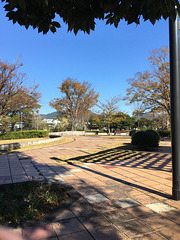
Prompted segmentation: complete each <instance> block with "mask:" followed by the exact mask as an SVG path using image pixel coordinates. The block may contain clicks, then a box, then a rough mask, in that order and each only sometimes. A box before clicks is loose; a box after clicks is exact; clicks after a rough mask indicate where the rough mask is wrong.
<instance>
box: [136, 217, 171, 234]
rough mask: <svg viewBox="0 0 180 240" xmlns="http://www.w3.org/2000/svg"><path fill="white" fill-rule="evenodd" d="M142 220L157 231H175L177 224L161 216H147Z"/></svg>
mask: <svg viewBox="0 0 180 240" xmlns="http://www.w3.org/2000/svg"><path fill="white" fill-rule="evenodd" d="M140 220H141V221H142V222H144V223H145V224H146V225H148V226H150V227H151V228H152V229H154V230H157V231H158V230H159V229H162V228H165V227H170V228H172V229H173V228H174V227H175V226H176V224H175V223H173V222H172V221H170V220H169V219H167V218H165V217H163V216H161V215H159V214H155V215H150V216H145V217H142V218H141V219H140Z"/></svg>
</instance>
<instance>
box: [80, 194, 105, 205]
mask: <svg viewBox="0 0 180 240" xmlns="http://www.w3.org/2000/svg"><path fill="white" fill-rule="evenodd" d="M84 198H85V199H86V200H87V201H88V202H90V203H96V202H102V201H109V199H108V198H106V197H104V196H103V195H102V194H94V195H86V196H84Z"/></svg>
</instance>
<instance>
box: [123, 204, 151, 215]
mask: <svg viewBox="0 0 180 240" xmlns="http://www.w3.org/2000/svg"><path fill="white" fill-rule="evenodd" d="M127 211H128V212H129V213H131V214H132V215H133V216H135V217H143V216H150V215H152V214H154V212H153V211H152V210H150V209H149V208H147V207H145V206H136V207H132V208H128V209H127Z"/></svg>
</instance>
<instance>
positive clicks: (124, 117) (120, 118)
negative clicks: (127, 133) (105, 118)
mask: <svg viewBox="0 0 180 240" xmlns="http://www.w3.org/2000/svg"><path fill="white" fill-rule="evenodd" d="M113 117H114V119H115V120H116V121H114V122H113V123H112V124H111V128H113V129H115V130H117V129H120V130H127V129H129V130H130V129H131V128H133V127H134V124H135V122H136V120H135V118H134V117H130V116H129V115H128V114H126V113H123V112H118V113H117V114H115V115H114V116H113Z"/></svg>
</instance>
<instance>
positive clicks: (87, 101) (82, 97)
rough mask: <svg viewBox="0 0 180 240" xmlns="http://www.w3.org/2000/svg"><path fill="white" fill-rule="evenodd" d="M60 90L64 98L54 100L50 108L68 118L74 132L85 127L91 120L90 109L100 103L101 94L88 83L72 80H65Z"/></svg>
mask: <svg viewBox="0 0 180 240" xmlns="http://www.w3.org/2000/svg"><path fill="white" fill-rule="evenodd" d="M58 88H59V89H60V92H61V94H62V97H61V98H54V100H52V101H51V102H50V106H52V107H53V108H55V109H56V110H57V111H58V112H59V114H60V115H63V116H64V117H67V118H68V120H69V122H70V123H71V125H72V131H75V130H77V128H81V127H83V126H84V123H85V121H87V120H88V118H89V114H90V109H91V108H92V107H93V106H94V105H95V104H96V103H97V102H98V97H99V94H96V93H95V91H94V89H91V84H89V83H88V82H83V83H80V82H78V81H76V80H75V79H71V78H68V79H66V80H64V81H63V82H62V84H61V86H60V87H58Z"/></svg>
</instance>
